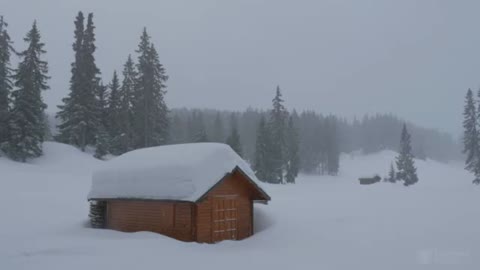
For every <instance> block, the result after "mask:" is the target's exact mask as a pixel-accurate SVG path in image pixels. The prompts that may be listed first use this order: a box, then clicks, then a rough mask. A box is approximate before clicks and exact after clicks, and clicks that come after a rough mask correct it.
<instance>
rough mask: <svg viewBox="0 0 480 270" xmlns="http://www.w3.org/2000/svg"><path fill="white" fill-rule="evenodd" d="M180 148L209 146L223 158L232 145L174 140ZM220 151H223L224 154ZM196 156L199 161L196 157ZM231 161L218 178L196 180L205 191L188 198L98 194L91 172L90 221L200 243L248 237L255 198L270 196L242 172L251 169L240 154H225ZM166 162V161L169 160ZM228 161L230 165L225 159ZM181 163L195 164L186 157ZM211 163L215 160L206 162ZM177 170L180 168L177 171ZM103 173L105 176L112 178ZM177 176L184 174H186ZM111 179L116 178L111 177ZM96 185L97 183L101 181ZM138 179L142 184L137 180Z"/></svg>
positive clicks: (96, 224) (264, 201) (121, 229)
mask: <svg viewBox="0 0 480 270" xmlns="http://www.w3.org/2000/svg"><path fill="white" fill-rule="evenodd" d="M219 145H220V146H219ZM167 147H168V146H163V147H158V148H167ZM185 147H186V148H187V149H188V148H192V147H193V148H198V147H200V148H205V149H208V148H213V152H216V154H220V156H223V157H220V158H221V159H223V160H224V162H225V158H226V160H228V159H229V158H228V157H231V156H233V155H232V152H233V150H231V149H230V148H229V147H228V146H226V145H223V144H210V143H205V144H203V143H202V144H188V145H179V146H177V147H176V148H178V149H177V150H179V151H181V152H182V151H183V150H184V148H185ZM227 147H228V148H227ZM170 148H171V149H168V150H169V151H167V152H171V151H173V150H175V147H172V146H170ZM215 149H216V150H215ZM219 149H220V150H219ZM200 152H201V153H204V152H209V151H200ZM221 153H223V154H221ZM225 153H227V154H228V155H226V156H225V155H224V154H225ZM233 153H234V152H233ZM127 154H128V153H127ZM127 154H126V155H127ZM235 155H236V154H235ZM209 156H210V158H211V157H212V156H211V155H209ZM210 158H209V157H206V159H207V160H208V159H210ZM214 159H217V157H216V158H214ZM196 160H201V158H200V159H198V158H197V159H196ZM230 160H232V161H233V162H231V164H232V165H233V164H235V166H233V167H232V168H231V169H229V171H228V172H225V173H224V174H223V175H222V176H221V177H218V179H213V180H211V181H208V183H209V184H208V185H203V184H202V185H200V186H201V187H202V188H203V189H205V190H204V191H203V192H202V193H197V194H198V195H199V196H198V198H195V199H194V200H192V199H191V197H190V198H185V199H181V198H178V199H177V198H175V197H178V196H177V195H176V194H171V195H170V196H167V195H168V194H164V193H162V196H161V197H160V198H151V197H152V196H138V195H135V194H133V195H131V196H128V195H126V194H123V195H119V196H111V195H108V194H107V193H108V192H107V193H105V192H104V194H107V195H108V196H104V197H103V198H102V196H101V193H102V192H93V190H94V189H95V177H94V185H93V187H92V192H91V194H90V196H89V201H90V202H91V211H90V217H91V220H92V225H93V226H94V227H103V228H108V229H114V230H118V231H124V232H138V231H151V232H156V233H160V234H163V235H167V236H169V237H172V238H175V239H178V240H182V241H196V242H200V243H215V242H219V241H222V240H241V239H244V238H247V237H249V236H251V235H253V233H254V225H253V224H254V222H253V217H254V202H261V203H267V202H268V201H269V200H270V197H269V195H267V194H266V192H265V191H264V190H263V189H262V188H261V187H260V186H259V183H258V180H257V179H256V178H254V176H253V177H252V172H251V171H248V172H246V171H245V170H250V168H246V167H245V166H246V164H245V163H244V162H243V160H242V161H240V160H241V159H240V158H239V157H235V158H234V159H231V158H230ZM168 163H169V164H171V162H168ZM207 163H208V162H207ZM227 163H228V164H230V161H228V162H227ZM236 163H240V164H236ZM185 164H189V166H195V165H193V164H191V163H188V162H186V163H185ZM197 165H199V164H197ZM224 165H225V164H222V166H221V167H222V168H223V170H225V168H227V167H228V166H224ZM211 166H217V165H216V164H211ZM160 167H161V166H160ZM190 169H191V168H190ZM205 169H207V168H205ZM160 171H161V170H160ZM195 171H196V169H195ZM168 174H171V172H169V173H168ZM179 174H182V173H181V172H179ZM100 178H101V177H100ZM106 178H107V179H110V178H111V177H106ZM161 178H162V176H161V174H159V181H161ZM179 179H185V177H180V178H179ZM192 181H193V182H195V181H194V180H192ZM100 182H101V181H100ZM174 182H176V181H173V182H171V181H170V182H168V183H169V184H175V183H174ZM180 182H181V181H180ZM116 183H119V182H118V181H116ZM97 184H98V185H100V186H101V185H102V184H101V183H97ZM138 184H139V185H140V184H142V183H141V181H139V183H138ZM182 184H183V183H182ZM107 186H108V185H107ZM160 186H162V185H160ZM100 189H101V188H100ZM174 190H175V189H174ZM173 193H175V192H173ZM149 197H150V198H149ZM168 197H171V198H168ZM180 197H181V196H180ZM187 197H188V196H187ZM162 198H163V199H162Z"/></svg>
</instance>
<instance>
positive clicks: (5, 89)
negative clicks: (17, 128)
mask: <svg viewBox="0 0 480 270" xmlns="http://www.w3.org/2000/svg"><path fill="white" fill-rule="evenodd" d="M7 26H8V25H7V23H6V22H5V21H4V20H3V16H0V148H1V146H2V145H3V143H5V142H6V141H7V139H8V119H9V115H10V92H11V91H12V81H11V78H12V69H11V67H10V56H11V53H12V52H14V51H13V48H12V41H11V40H10V36H9V35H8V32H7V29H6V28H7Z"/></svg>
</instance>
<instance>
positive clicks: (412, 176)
mask: <svg viewBox="0 0 480 270" xmlns="http://www.w3.org/2000/svg"><path fill="white" fill-rule="evenodd" d="M410 140H411V137H410V134H409V133H408V130H407V126H406V125H405V124H404V125H403V129H402V135H401V138H400V153H399V155H398V157H397V160H396V163H397V180H399V181H403V184H404V185H405V186H410V185H413V184H415V183H417V182H418V177H417V169H416V168H415V163H414V160H413V159H414V156H413V154H412V146H411V141H410Z"/></svg>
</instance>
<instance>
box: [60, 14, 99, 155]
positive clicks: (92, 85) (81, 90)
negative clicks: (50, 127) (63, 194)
mask: <svg viewBox="0 0 480 270" xmlns="http://www.w3.org/2000/svg"><path fill="white" fill-rule="evenodd" d="M94 30H95V26H94V24H93V14H92V13H90V14H89V15H88V20H87V27H86V28H84V16H83V13H82V12H79V13H78V15H77V18H76V20H75V42H74V44H73V50H74V52H75V60H74V62H73V63H72V69H71V72H72V77H71V79H70V93H69V95H68V96H67V97H66V98H64V99H63V100H62V101H63V105H60V106H58V108H59V109H60V111H59V112H58V113H57V118H59V119H60V124H59V125H58V129H59V134H58V136H57V140H59V141H61V142H64V143H67V144H71V145H75V146H77V147H79V148H80V149H81V150H82V151H85V148H86V146H87V145H95V138H96V137H97V129H98V128H99V126H100V120H99V115H98V111H99V109H98V103H97V102H96V99H97V97H96V94H97V90H98V89H97V87H98V84H99V78H98V75H99V74H100V71H99V69H98V68H97V66H96V64H95V57H94V52H95V49H96V47H95V33H94Z"/></svg>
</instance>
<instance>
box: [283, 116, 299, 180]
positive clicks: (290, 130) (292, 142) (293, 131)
mask: <svg viewBox="0 0 480 270" xmlns="http://www.w3.org/2000/svg"><path fill="white" fill-rule="evenodd" d="M298 144H299V143H298V132H297V127H296V126H295V123H294V120H293V116H290V117H289V119H288V126H287V151H286V152H287V155H286V157H287V164H286V166H287V169H286V170H287V173H286V175H285V179H286V182H287V183H295V178H297V175H298V172H299V170H300V158H299V156H298Z"/></svg>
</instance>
